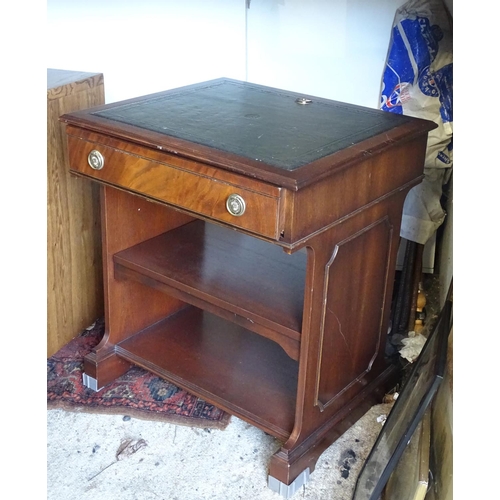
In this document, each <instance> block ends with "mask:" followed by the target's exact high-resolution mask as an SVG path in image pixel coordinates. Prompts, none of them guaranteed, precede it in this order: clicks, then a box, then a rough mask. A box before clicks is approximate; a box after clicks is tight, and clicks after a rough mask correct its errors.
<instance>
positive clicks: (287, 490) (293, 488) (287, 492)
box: [267, 467, 310, 498]
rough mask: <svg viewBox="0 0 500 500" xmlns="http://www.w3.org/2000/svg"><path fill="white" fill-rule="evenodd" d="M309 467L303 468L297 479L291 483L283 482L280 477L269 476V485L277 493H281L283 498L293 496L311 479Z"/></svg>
mask: <svg viewBox="0 0 500 500" xmlns="http://www.w3.org/2000/svg"><path fill="white" fill-rule="evenodd" d="M309 475H310V472H309V467H307V469H305V470H303V471H302V472H301V473H300V474H299V475H298V476H297V477H296V478H295V480H294V481H293V482H292V483H290V484H285V483H282V482H281V481H280V480H279V479H276V478H275V477H273V476H268V479H267V485H268V486H269V488H270V489H271V490H273V491H275V492H276V493H279V494H280V495H281V496H282V497H283V498H292V496H293V495H294V494H295V493H296V492H297V491H298V490H299V489H300V488H302V486H304V485H305V484H306V483H307V482H308V481H309Z"/></svg>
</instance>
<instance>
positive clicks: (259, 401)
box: [116, 306, 298, 439]
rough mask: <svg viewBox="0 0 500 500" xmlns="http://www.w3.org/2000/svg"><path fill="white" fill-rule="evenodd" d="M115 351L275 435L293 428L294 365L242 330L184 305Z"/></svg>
mask: <svg viewBox="0 0 500 500" xmlns="http://www.w3.org/2000/svg"><path fill="white" fill-rule="evenodd" d="M116 353H117V354H118V355H119V356H120V357H122V358H124V359H127V360H128V361H130V362H132V363H134V364H136V365H138V366H142V367H143V368H145V369H147V370H149V371H151V372H153V373H156V374H157V375H159V376H161V377H163V378H165V379H167V380H169V381H171V382H172V383H174V384H176V385H178V386H179V387H182V388H184V389H185V390H187V391H189V392H191V393H192V394H195V395H197V396H199V397H201V398H203V399H205V400H206V401H208V402H211V403H213V404H214V405H216V406H218V407H219V408H221V409H223V410H225V411H227V412H228V413H231V414H233V415H236V416H238V417H240V418H242V419H243V420H246V421H248V422H250V423H251V424H252V425H255V426H257V427H259V428H261V429H262V430H264V431H265V432H267V433H269V434H271V435H273V436H275V437H278V438H281V439H287V438H288V437H289V436H290V434H291V432H292V430H293V426H294V419H295V402H296V397H297V380H298V363H297V362H296V361H294V360H293V359H291V358H290V357H289V356H288V355H287V354H286V353H285V351H284V350H283V349H282V348H281V347H280V346H279V345H277V344H276V343H275V342H272V341H271V340H269V339H266V338H263V337H261V336H260V335H256V334H254V333H253V332H250V331H248V330H246V329H245V328H243V327H241V326H238V325H235V324H233V323H231V322H229V321H226V320H224V319H222V318H220V317H218V316H214V315H213V314H210V313H208V312H206V311H203V310H201V309H198V308H196V307H192V306H189V307H186V308H185V309H183V310H182V311H180V312H178V313H176V314H174V315H172V316H170V317H168V318H166V319H165V320H163V321H161V322H159V323H156V324H155V325H153V326H151V327H149V328H147V329H146V330H143V331H142V332H139V333H137V334H136V335H134V336H133V337H130V338H128V339H127V340H125V341H123V342H121V343H120V344H119V345H117V346H116Z"/></svg>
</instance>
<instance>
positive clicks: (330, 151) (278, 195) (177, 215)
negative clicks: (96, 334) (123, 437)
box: [61, 79, 435, 497]
mask: <svg viewBox="0 0 500 500" xmlns="http://www.w3.org/2000/svg"><path fill="white" fill-rule="evenodd" d="M61 119H62V121H63V122H65V123H66V131H67V138H68V148H69V163H70V170H71V172H73V173H74V174H78V175H82V176H85V177H90V178H91V179H94V180H95V181H97V182H98V183H100V184H101V209H102V228H103V235H102V237H103V266H104V285H105V323H106V332H105V335H104V338H103V340H102V342H101V343H100V344H99V345H98V346H97V348H96V349H95V351H94V352H93V353H91V354H90V355H89V356H87V357H86V359H85V374H84V379H85V383H86V384H87V386H88V387H91V388H93V389H94V390H99V389H100V388H101V387H103V386H105V385H106V384H108V383H110V382H111V381H113V380H114V379H115V378H116V377H118V376H120V375H121V374H123V373H124V372H125V371H126V370H128V369H129V368H130V366H131V365H133V364H135V365H139V366H141V367H143V368H145V369H147V370H150V371H151V372H153V373H156V374H157V375H159V376H161V377H164V378H165V379H167V380H169V381H171V382H172V383H174V384H177V385H178V386H179V387H182V388H184V389H186V390H188V391H190V392H191V393H193V394H196V395H198V396H200V397H201V398H204V399H205V400H207V401H209V402H211V403H213V404H215V405H217V406H218V407H220V408H222V409H224V410H226V411H227V412H229V413H231V414H234V415H237V416H238V417H240V418H242V419H243V420H245V421H247V422H249V423H251V424H253V425H255V426H257V427H259V428H260V429H262V430H264V431H265V432H267V433H269V434H271V435H273V436H276V437H277V438H279V439H281V440H283V441H284V444H283V446H282V447H281V449H280V450H279V451H278V452H277V453H275V454H274V455H273V456H272V457H271V460H270V466H269V486H270V487H271V488H273V489H274V490H276V491H279V492H280V493H281V494H283V495H284V496H287V497H288V496H289V495H291V494H293V492H294V491H295V490H296V489H297V488H298V487H299V486H301V485H302V484H303V483H304V482H305V481H307V479H308V476H309V473H310V472H312V471H313V470H314V466H315V464H316V461H317V459H318V457H319V456H320V454H321V453H322V452H323V451H324V450H325V449H326V447H328V446H329V445H330V444H331V443H332V442H333V441H334V440H335V439H336V438H337V437H338V436H339V435H340V434H341V433H342V432H344V431H345V430H346V428H348V427H349V426H350V425H352V424H353V423H354V422H355V421H356V420H357V419H358V418H359V417H360V416H362V415H363V413H364V412H366V411H367V409H368V408H369V407H370V406H371V405H372V404H374V403H376V402H377V401H380V400H377V399H376V398H377V397H380V395H381V394H382V393H383V391H384V390H386V389H387V385H388V384H389V383H390V380H391V377H392V376H393V375H394V371H395V369H394V367H392V366H390V365H388V364H387V363H386V361H385V360H384V348H385V336H386V333H387V324H388V318H389V312H390V310H389V309H390V302H391V294H392V287H393V279H394V269H395V260H396V253H397V249H398V241H399V228H400V221H401V213H402V206H403V202H404V199H405V196H406V193H407V192H408V190H409V189H410V188H411V187H412V186H414V185H415V184H417V183H418V182H420V180H421V178H422V172H423V164H424V156H425V150H426V141H427V133H428V131H429V130H431V129H432V128H434V127H435V125H434V124H433V123H432V122H428V121H424V120H419V119H415V118H410V117H405V116H399V115H393V114H389V113H384V112H382V111H379V110H374V109H367V108H362V107H358V106H353V105H348V104H344V103H340V102H335V101H331V100H327V99H322V98H317V97H311V96H303V95H299V94H296V93H293V92H288V91H283V90H278V89H273V88H269V87H264V86H259V85H254V84H249V83H244V82H240V81H236V80H229V79H218V80H212V81H209V82H204V83H200V84H196V85H190V86H187V87H183V88H180V89H175V90H170V91H166V92H161V93H158V94H154V95H150V96H145V97H140V98H136V99H130V100H127V101H123V102H119V103H113V104H108V105H105V106H99V107H96V108H92V109H88V110H86V111H79V112H74V113H70V114H66V115H64V116H63V117H62V118H61Z"/></svg>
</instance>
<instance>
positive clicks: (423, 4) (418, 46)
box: [381, 0, 453, 244]
mask: <svg viewBox="0 0 500 500" xmlns="http://www.w3.org/2000/svg"><path fill="white" fill-rule="evenodd" d="M452 44H453V41H452V32H451V24H450V20H449V17H448V14H447V12H446V9H445V7H444V4H443V2H442V1H441V0H410V1H408V2H407V3H405V4H404V5H403V6H402V7H400V8H399V9H398V10H397V11H396V15H395V18H394V23H393V28H392V33H391V41H390V45H389V52H388V56H387V61H386V66H385V69H384V74H383V78H382V90H381V109H382V110H384V111H388V112H390V113H397V114H404V115H409V116H415V117H417V118H424V119H427V120H432V121H434V122H435V123H436V124H437V125H438V127H437V128H436V129H434V130H432V131H431V132H430V133H429V138H428V142H427V152H426V159H425V165H424V174H425V177H424V179H423V181H422V183H421V184H419V185H418V186H415V187H414V188H413V189H411V190H410V192H409V193H408V196H407V197H406V200H405V204H404V207H403V218H402V224H401V236H402V237H403V238H406V239H407V240H411V241H415V242H417V243H421V244H425V243H426V242H427V241H428V240H429V238H430V237H431V236H432V235H433V234H434V232H435V231H436V230H437V228H438V227H439V226H440V225H441V224H442V223H443V221H444V219H445V217H446V213H445V211H444V209H443V208H442V206H441V195H442V188H443V185H444V184H445V183H446V182H448V180H449V177H450V175H451V168H452V164H453V50H452V47H453V45H452Z"/></svg>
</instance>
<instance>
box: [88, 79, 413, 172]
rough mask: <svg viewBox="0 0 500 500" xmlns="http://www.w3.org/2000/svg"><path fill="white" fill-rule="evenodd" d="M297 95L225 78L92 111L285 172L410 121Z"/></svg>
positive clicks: (370, 110) (374, 110) (396, 116)
mask: <svg viewBox="0 0 500 500" xmlns="http://www.w3.org/2000/svg"><path fill="white" fill-rule="evenodd" d="M306 97H308V96H306ZM308 98H309V97H308ZM296 99H297V94H295V93H287V92H286V91H283V90H277V89H272V88H270V87H263V86H259V85H253V84H249V83H246V82H239V81H234V80H224V79H222V80H217V81H215V82H207V84H206V85H201V86H194V87H192V88H184V89H179V91H178V92H175V91H173V92H169V93H165V94H160V95H157V96H152V97H150V98H145V99H143V100H138V101H135V102H132V103H128V104H122V105H118V106H115V107H111V108H108V109H104V110H102V111H96V112H94V113H93V114H95V115H97V116H100V117H103V118H107V119H110V120H115V121H118V122H122V123H126V124H129V125H133V126H136V127H139V128H143V129H147V130H151V131H154V132H159V133H162V134H165V135H168V136H172V137H176V138H178V139H183V140H186V141H191V142H195V143H198V144H202V145H204V146H209V147H211V148H214V149H218V150H222V151H226V152H228V153H233V154H236V155H239V156H242V157H245V158H251V159H253V160H257V161H261V162H264V163H265V164H267V165H271V166H274V167H278V168H281V169H284V170H295V169H296V168H299V167H301V166H302V165H306V164H309V163H311V162H313V161H315V160H318V159H320V158H322V157H324V156H327V155H330V154H332V153H335V152H337V151H340V150H342V149H345V148H348V147H350V146H352V145H354V144H356V143H359V142H361V141H363V140H365V139H368V138H370V137H373V136H375V135H377V134H380V133H383V132H387V131H388V130H390V129H392V128H394V127H397V126H399V125H401V123H403V122H405V121H406V120H407V118H406V117H404V116H399V115H394V114H389V113H385V112H383V111H380V110H376V109H370V108H361V107H358V106H351V105H349V104H344V103H340V102H335V101H328V102H325V101H324V100H315V99H314V98H313V97H311V98H310V99H311V101H312V102H311V103H309V104H298V103H297V102H296Z"/></svg>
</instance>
